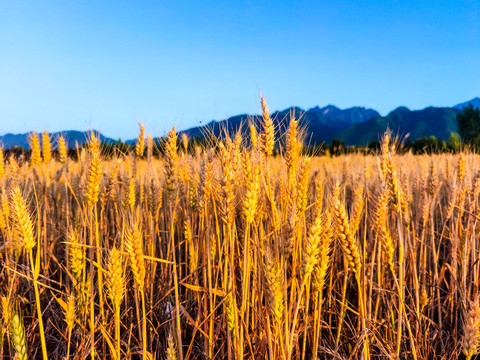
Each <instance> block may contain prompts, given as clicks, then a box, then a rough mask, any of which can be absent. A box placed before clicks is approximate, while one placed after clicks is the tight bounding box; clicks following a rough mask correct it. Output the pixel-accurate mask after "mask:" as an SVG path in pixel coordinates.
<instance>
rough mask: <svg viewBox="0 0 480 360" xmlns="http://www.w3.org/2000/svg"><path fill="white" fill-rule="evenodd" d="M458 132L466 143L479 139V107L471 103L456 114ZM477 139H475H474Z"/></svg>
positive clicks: (472, 142)
mask: <svg viewBox="0 0 480 360" xmlns="http://www.w3.org/2000/svg"><path fill="white" fill-rule="evenodd" d="M457 123H458V133H459V134H460V136H461V137H462V140H463V142H464V143H466V144H474V143H475V142H479V141H478V140H480V109H479V108H474V107H473V105H472V104H469V106H468V107H464V108H463V112H461V113H460V114H458V115H457ZM476 140H477V141H476Z"/></svg>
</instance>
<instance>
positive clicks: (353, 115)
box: [0, 97, 480, 149]
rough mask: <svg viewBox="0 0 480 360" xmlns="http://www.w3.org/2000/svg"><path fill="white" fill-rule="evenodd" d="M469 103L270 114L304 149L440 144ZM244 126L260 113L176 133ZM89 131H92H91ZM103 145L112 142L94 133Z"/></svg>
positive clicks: (72, 139) (69, 134)
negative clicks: (293, 125) (294, 124)
mask: <svg viewBox="0 0 480 360" xmlns="http://www.w3.org/2000/svg"><path fill="white" fill-rule="evenodd" d="M469 104H472V105H473V106H474V107H478V108H480V98H479V97H475V98H473V99H471V100H468V101H466V102H463V103H459V104H457V105H454V106H452V107H434V106H428V107H426V108H424V109H420V110H410V109H409V108H407V107H406V106H399V107H397V108H395V109H394V110H392V111H390V112H389V113H388V114H387V115H385V116H381V115H380V113H378V111H376V110H375V109H372V108H367V107H363V106H353V107H349V108H346V109H341V108H338V107H337V106H335V105H326V106H324V107H320V106H315V107H312V108H310V109H308V110H304V109H302V108H300V107H298V106H291V107H288V108H286V109H284V110H277V111H275V112H273V113H271V117H272V119H273V121H274V125H275V128H276V130H277V134H276V137H277V139H279V138H281V137H282V135H283V133H284V131H285V130H286V129H287V127H288V123H289V121H290V119H291V117H292V116H295V117H296V118H297V119H299V127H300V128H301V129H303V131H304V137H305V141H306V143H307V144H310V145H313V144H319V143H330V142H331V141H332V140H333V139H334V138H338V139H340V140H342V141H344V142H345V144H346V145H355V146H365V145H367V144H368V143H370V142H372V141H375V140H378V139H379V137H380V136H381V134H382V133H383V132H385V130H386V129H387V128H390V129H392V130H393V131H394V132H396V133H398V134H399V135H402V136H408V137H409V139H410V140H415V139H417V138H420V137H423V136H426V137H430V136H435V137H436V138H438V139H440V140H447V139H448V137H449V136H450V135H451V134H452V133H457V131H458V129H457V123H456V116H457V114H458V113H460V112H461V111H462V109H463V108H464V107H465V106H468V105H469ZM249 123H253V124H255V126H256V127H257V130H260V127H261V123H262V117H261V115H260V114H254V115H251V114H246V113H245V114H240V115H235V116H231V117H229V118H227V119H224V120H220V121H215V120H212V121H211V122H209V123H208V124H206V125H199V126H195V127H191V128H188V129H185V130H181V131H179V134H182V133H183V134H186V135H188V136H189V137H190V138H197V137H198V138H205V137H207V136H209V135H213V136H221V135H223V134H224V133H225V132H226V131H227V132H228V133H229V134H230V135H233V134H234V133H236V131H238V130H241V131H242V132H244V133H247V132H248V130H249V129H248V125H249ZM90 131H91V130H90ZM90 131H79V130H65V131H58V132H54V133H50V138H51V139H57V138H58V137H59V136H60V135H61V134H63V135H64V136H65V137H66V139H67V141H68V144H67V145H68V146H69V147H70V148H73V147H75V145H76V143H78V144H79V145H80V146H81V145H82V144H84V143H85V142H86V141H87V139H88V134H89V133H90ZM95 132H96V134H99V136H100V138H101V140H102V141H106V142H115V141H116V140H113V139H112V138H110V137H107V136H105V135H103V134H101V133H99V132H97V131H95ZM28 134H29V133H24V134H12V133H8V134H5V135H3V136H0V145H1V146H3V147H4V148H5V149H8V148H10V147H13V146H21V147H24V148H28V147H29V145H28ZM135 141H136V140H135V139H130V140H126V141H125V142H126V143H129V144H132V143H135Z"/></svg>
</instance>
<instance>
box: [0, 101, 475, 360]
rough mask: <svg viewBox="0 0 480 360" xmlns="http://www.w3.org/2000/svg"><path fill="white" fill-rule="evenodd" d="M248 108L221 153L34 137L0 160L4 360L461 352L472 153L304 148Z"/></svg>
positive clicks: (470, 307)
mask: <svg viewBox="0 0 480 360" xmlns="http://www.w3.org/2000/svg"><path fill="white" fill-rule="evenodd" d="M262 107H263V111H264V112H263V124H262V127H261V128H255V126H250V132H251V134H250V135H249V136H244V137H243V138H242V136H240V135H237V136H236V137H235V138H233V139H230V138H225V139H223V141H222V142H221V143H220V145H219V146H217V147H215V148H196V149H193V148H192V146H191V144H190V146H189V144H188V139H187V138H186V137H185V136H182V137H181V138H180V139H178V136H177V134H176V132H175V129H173V130H172V131H171V132H170V133H169V135H168V138H167V139H166V141H165V143H164V144H161V146H164V149H165V155H164V156H163V157H162V158H160V159H156V158H154V157H153V155H152V154H153V147H154V146H156V144H154V141H153V139H152V138H151V137H150V136H149V135H146V134H145V129H144V128H143V126H141V128H140V135H139V141H138V143H137V145H136V147H135V150H134V151H133V152H132V153H131V154H125V155H124V156H123V157H121V158H115V159H107V158H105V157H104V156H103V155H102V154H101V151H100V147H99V143H98V139H95V138H93V137H92V139H90V147H89V148H87V149H82V150H79V157H78V161H77V160H72V159H68V158H67V156H66V154H67V152H66V149H65V139H63V138H59V139H50V138H49V135H48V134H47V133H45V134H43V136H42V137H41V138H42V139H39V137H38V136H37V135H34V134H32V136H31V137H30V142H31V145H32V150H33V153H32V158H31V161H29V162H28V163H25V162H22V161H20V160H19V159H15V158H11V157H10V158H8V159H4V154H3V151H2V152H1V153H0V160H1V161H0V192H1V194H0V199H1V211H0V251H1V260H0V266H1V267H0V298H1V300H2V301H1V303H2V318H3V320H4V321H3V322H2V326H1V333H0V334H1V341H0V351H1V352H0V357H3V358H12V359H13V358H15V356H16V357H17V358H19V359H24V358H25V359H26V358H28V359H35V358H44V359H45V358H49V359H61V358H65V357H67V358H70V359H71V358H75V359H87V358H92V357H95V358H99V359H130V358H132V359H139V358H143V359H181V360H185V359H240V358H252V359H253V358H256V359H267V358H268V359H285V360H289V359H298V360H304V359H355V358H358V359H360V358H363V359H396V358H402V359H436V358H443V359H451V358H458V357H461V356H464V355H465V356H466V357H467V358H470V357H475V356H476V353H477V352H478V351H479V348H480V345H479V344H480V340H479V339H480V335H479V334H480V332H479V331H480V330H479V329H480V322H479V320H478V319H479V304H478V301H479V300H478V299H479V297H478V296H479V294H478V286H479V285H480V283H479V282H480V276H479V275H480V266H479V262H478V257H479V256H480V241H479V240H478V239H479V226H478V225H477V222H478V219H479V216H480V199H479V195H480V171H479V170H480V168H479V167H478V166H477V164H479V160H480V158H479V157H478V156H477V155H474V154H470V153H464V154H458V155H453V154H444V155H434V156H426V155H425V156H412V155H409V154H407V155H402V156H399V155H396V154H395V152H394V150H393V148H392V146H391V145H390V141H389V139H390V136H388V135H387V136H385V139H384V140H383V145H382V152H381V154H379V155H378V156H361V155H349V156H340V157H336V158H328V157H312V158H305V157H303V156H302V155H301V151H300V150H301V141H300V138H299V133H298V129H297V122H296V121H295V120H292V122H291V123H290V128H289V130H288V131H287V136H286V138H285V139H275V136H276V132H275V129H274V128H273V122H272V119H271V118H270V115H269V113H268V110H267V105H266V103H265V101H264V100H263V99H262ZM145 136H146V137H147V141H146V146H145ZM52 140H55V141H57V142H58V145H59V155H58V156H57V155H55V154H54V153H53V152H52V148H53V147H54V146H53V144H50V141H52ZM47 142H48V144H47ZM274 145H275V146H277V147H279V148H280V150H281V151H280V153H281V154H282V155H281V156H277V157H272V151H273V149H274ZM189 147H190V149H189V150H191V151H190V152H188V153H187V152H186V151H185V149H187V148H189ZM144 155H146V156H144ZM462 353H463V354H464V355H462Z"/></svg>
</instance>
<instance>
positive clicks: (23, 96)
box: [0, 0, 480, 139]
mask: <svg viewBox="0 0 480 360" xmlns="http://www.w3.org/2000/svg"><path fill="white" fill-rule="evenodd" d="M259 89H260V90H261V91H262V92H263V94H264V95H265V97H266V99H267V102H268V103H269V106H270V108H271V110H276V109H284V108H286V107H288V106H291V105H297V106H300V107H302V108H304V109H307V108H310V107H313V106H315V105H320V106H324V105H327V104H335V105H337V106H340V107H349V106H354V105H362V106H367V107H373V108H375V109H377V110H378V111H380V112H381V113H382V114H386V113H388V112H389V111H391V110H393V109H394V108H395V107H397V106H399V105H406V106H407V107H409V108H411V109H418V108H423V107H426V106H428V105H438V106H451V105H454V104H456V103H458V102H462V101H466V100H469V99H471V98H473V97H475V96H480V5H479V2H478V1H473V0H472V1H462V0H457V1H454V0H449V1H448V0H444V1H430V0H424V1H422V0H418V1H407V0H398V1H391V0H386V1H377V0H376V1H369V0H363V1H341V0H340V1H262V0H257V1H223V2H220V1H175V0H174V1H171V0H170V1H151V2H150V1H106V0H105V1H86V0H81V1H72V0H61V1H49V0H42V1H23V0H1V1H0V134H4V133H6V132H15V133H19V132H25V131H29V130H38V131H40V130H45V129H47V130H49V131H57V130H65V129H82V130H83V129H90V128H95V129H99V130H100V131H102V132H103V133H104V134H105V135H108V136H111V137H114V138H119V137H121V138H122V139H128V138H134V137H135V136H136V134H137V131H138V130H137V129H138V127H137V122H138V121H141V122H143V123H145V125H146V127H147V131H148V132H150V133H151V134H153V135H163V134H164V132H165V130H167V129H168V128H170V127H171V126H172V125H173V124H176V125H177V128H187V127H190V126H195V125H198V124H199V123H200V122H204V123H205V122H209V121H210V120H212V119H223V118H225V117H228V116H231V115H236V114H239V113H245V112H248V113H258V112H259V109H260V107H259V96H258V90H259Z"/></svg>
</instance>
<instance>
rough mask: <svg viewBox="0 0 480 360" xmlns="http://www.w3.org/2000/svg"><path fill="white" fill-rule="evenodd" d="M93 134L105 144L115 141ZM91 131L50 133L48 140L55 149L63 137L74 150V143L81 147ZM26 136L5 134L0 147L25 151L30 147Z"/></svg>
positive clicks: (0, 140)
mask: <svg viewBox="0 0 480 360" xmlns="http://www.w3.org/2000/svg"><path fill="white" fill-rule="evenodd" d="M94 132H95V134H96V135H97V136H100V141H105V142H113V141H115V140H113V139H111V138H108V137H106V136H104V135H102V134H100V133H99V132H98V131H95V130H94ZM90 133H91V131H77V130H68V131H60V132H55V133H50V139H51V141H52V143H53V144H54V147H56V140H57V139H58V138H59V137H60V136H61V135H63V136H64V137H65V140H66V141H67V146H68V147H69V148H74V147H75V146H76V143H77V142H78V145H82V144H84V143H86V142H87V139H88V137H89V135H90ZM28 134H29V133H25V134H6V135H3V136H0V145H1V146H2V147H3V148H4V149H9V148H11V147H13V146H20V147H23V148H25V149H28V148H30V145H29V143H28ZM39 137H40V141H41V139H42V137H41V134H39Z"/></svg>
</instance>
